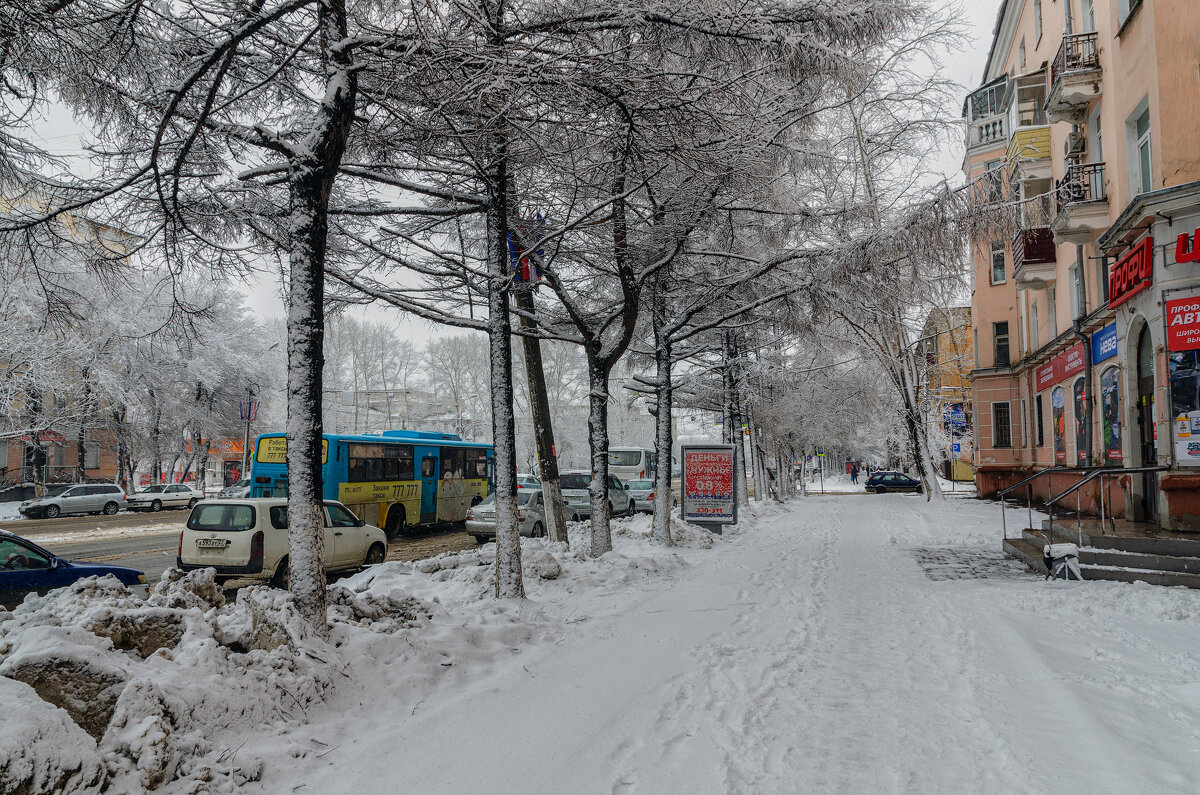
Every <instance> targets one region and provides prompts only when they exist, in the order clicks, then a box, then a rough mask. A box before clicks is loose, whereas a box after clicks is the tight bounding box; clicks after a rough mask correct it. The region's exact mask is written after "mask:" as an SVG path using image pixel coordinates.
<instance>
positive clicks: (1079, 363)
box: [1037, 342, 1084, 392]
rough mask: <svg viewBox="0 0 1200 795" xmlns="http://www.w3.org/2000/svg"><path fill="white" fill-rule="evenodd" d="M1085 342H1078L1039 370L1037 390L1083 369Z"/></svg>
mask: <svg viewBox="0 0 1200 795" xmlns="http://www.w3.org/2000/svg"><path fill="white" fill-rule="evenodd" d="M1083 364H1084V351H1083V343H1082V342H1077V343H1075V344H1074V345H1072V346H1071V347H1070V348H1067V349H1066V350H1065V351H1063V352H1062V353H1060V354H1059V355H1058V356H1055V357H1054V358H1053V359H1051V360H1050V361H1049V362H1047V363H1046V364H1044V365H1042V366H1041V367H1039V368H1038V370H1037V391H1039V392H1041V391H1042V390H1043V389H1045V388H1046V387H1048V386H1053V385H1054V384H1057V383H1058V382H1059V381H1062V380H1064V379H1067V378H1070V377H1071V376H1073V375H1075V374H1076V373H1078V372H1082V371H1083Z"/></svg>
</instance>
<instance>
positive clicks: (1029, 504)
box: [996, 466, 1072, 541]
mask: <svg viewBox="0 0 1200 795" xmlns="http://www.w3.org/2000/svg"><path fill="white" fill-rule="evenodd" d="M1070 471H1072V470H1071V468H1070V467H1060V466H1052V467H1050V468H1049V469H1042V470H1039V471H1037V472H1034V473H1033V474H1032V475H1030V476H1029V477H1027V478H1025V479H1024V480H1018V481H1017V482H1016V483H1014V484H1012V485H1011V486H1009V487H1008V488H1004V489H1001V490H1000V491H998V492H996V496H997V497H999V498H1000V526H1001V528H1003V533H1004V540H1006V541H1007V540H1008V518H1007V516H1008V515H1007V514H1006V513H1005V501H1004V498H1005V497H1006V496H1007V495H1008V493H1009V492H1010V491H1012V490H1013V489H1015V488H1017V487H1019V486H1025V487H1026V489H1027V492H1026V499H1025V507H1026V508H1028V509H1029V526H1030V527H1032V526H1033V485H1032V484H1033V481H1035V480H1037V479H1038V478H1040V477H1043V476H1044V475H1052V474H1054V473H1055V472H1070Z"/></svg>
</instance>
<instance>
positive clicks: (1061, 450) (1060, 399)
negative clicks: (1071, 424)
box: [1050, 386, 1067, 464]
mask: <svg viewBox="0 0 1200 795" xmlns="http://www.w3.org/2000/svg"><path fill="white" fill-rule="evenodd" d="M1050 408H1051V412H1052V419H1053V422H1054V461H1055V463H1059V464H1065V463H1066V462H1067V413H1066V393H1065V392H1063V388H1062V387H1061V386H1060V387H1055V389H1054V391H1053V392H1051V393H1050Z"/></svg>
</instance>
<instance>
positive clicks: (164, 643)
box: [0, 570, 427, 793]
mask: <svg viewBox="0 0 1200 795" xmlns="http://www.w3.org/2000/svg"><path fill="white" fill-rule="evenodd" d="M333 591H334V593H333V594H331V596H332V598H331V602H332V606H331V609H330V618H331V621H333V622H334V624H335V626H337V625H343V624H344V625H352V626H354V627H355V628H358V629H360V630H361V629H367V630H377V628H378V627H380V626H381V627H382V628H383V631H394V630H395V629H398V628H400V627H407V626H412V625H413V624H414V622H417V621H420V620H423V619H424V616H426V615H427V611H425V612H422V611H421V609H420V606H419V604H418V603H416V602H415V600H412V599H408V600H397V599H389V598H386V597H379V596H367V597H365V598H357V597H355V596H354V595H352V594H350V593H349V592H346V591H345V589H337V588H335V589H333ZM0 676H3V677H7V679H0V682H4V683H5V687H6V689H7V690H6V691H5V692H7V691H8V690H15V692H16V695H14V698H15V699H17V703H18V704H19V708H18V709H16V710H10V708H9V707H8V704H9V703H11V702H6V714H5V729H6V732H5V734H6V736H5V738H4V743H3V745H0V751H3V757H2V758H0V762H2V763H3V764H0V770H2V771H3V773H0V791H4V792H9V791H28V792H31V793H32V792H53V791H62V790H63V782H67V781H69V782H71V783H72V784H77V785H78V787H79V788H83V789H85V791H86V788H87V787H91V788H93V789H102V790H103V791H107V792H122V793H125V792H141V791H145V790H150V789H155V788H157V787H159V786H161V785H163V784H166V783H168V782H172V781H180V780H182V781H190V782H192V783H193V784H195V785H196V787H199V786H200V785H201V784H203V786H204V787H208V788H216V789H218V790H221V789H223V790H229V791H232V790H233V789H236V788H237V787H240V786H242V785H243V784H245V783H246V782H248V781H253V780H255V779H257V778H258V776H259V775H260V772H261V766H262V763H261V761H260V760H257V759H255V758H253V757H249V756H242V757H236V754H235V753H234V750H233V748H231V747H230V746H228V745H223V744H222V741H221V740H220V739H219V738H220V737H221V736H222V735H226V734H229V733H231V732H234V733H236V732H239V731H244V730H247V729H255V728H264V727H265V728H267V729H270V728H275V729H278V728H279V727H281V726H285V725H288V724H292V723H297V722H299V721H301V720H303V719H305V718H306V717H307V714H308V711H309V709H310V708H311V707H312V705H313V704H315V703H317V702H320V701H323V700H325V699H326V698H328V697H329V695H330V694H332V692H333V691H334V689H335V685H336V684H337V683H338V682H339V681H341V680H343V679H344V678H345V677H346V667H345V662H344V661H343V660H341V659H340V658H339V656H338V654H337V652H336V651H335V650H334V649H333V648H332V647H331V646H330V645H329V644H327V643H325V642H324V641H322V640H320V639H319V638H317V637H315V636H313V635H312V634H311V633H310V632H309V631H308V630H307V627H306V625H305V624H304V622H302V621H301V620H300V618H299V615H298V614H297V612H296V609H295V606H294V604H293V602H292V597H291V595H290V594H288V593H286V592H283V591H278V590H274V589H271V588H266V587H251V588H244V589H242V590H241V591H240V592H239V593H238V597H237V600H236V602H233V603H226V601H225V598H224V596H223V594H222V591H221V589H220V588H219V587H218V586H217V585H216V583H215V582H214V581H213V573H212V570H201V571H194V572H190V573H188V574H186V575H185V574H183V573H182V572H179V571H178V570H169V571H167V572H166V573H165V574H164V575H163V578H162V580H161V581H160V582H159V583H157V584H156V585H155V587H154V589H153V591H152V592H151V593H150V596H149V597H148V598H147V599H146V600H145V601H143V600H141V599H138V598H137V597H135V596H134V595H133V593H132V592H131V591H130V590H129V589H128V588H126V587H125V586H123V585H121V584H120V583H119V582H118V581H117V580H116V579H115V578H112V577H104V578H97V577H93V578H88V579H85V580H80V581H78V582H76V583H75V584H73V585H72V586H70V587H68V588H63V589H60V590H58V591H54V592H52V593H50V594H49V595H47V596H44V597H30V598H27V599H26V601H25V602H24V603H22V604H21V605H19V606H18V607H17V608H16V609H15V610H14V611H12V612H11V613H9V612H3V611H0ZM31 693H36V695H37V696H39V697H40V698H33V697H31V695H30V694H31ZM10 738H20V742H19V743H18V744H14V743H15V742H16V741H15V740H10ZM60 746H61V747H63V748H64V749H65V750H64V752H63V753H59V752H58V751H57V750H55V749H56V748H58V747H60ZM97 760H100V761H102V764H100V765H99V766H98V767H97V765H96V761H97ZM72 771H73V772H72ZM97 771H98V772H97ZM183 789H185V790H192V789H194V788H193V787H191V786H190V785H189V786H187V787H183Z"/></svg>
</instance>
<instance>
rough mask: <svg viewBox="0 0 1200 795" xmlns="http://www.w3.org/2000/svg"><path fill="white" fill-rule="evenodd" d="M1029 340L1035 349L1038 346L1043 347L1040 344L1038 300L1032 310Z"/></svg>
mask: <svg viewBox="0 0 1200 795" xmlns="http://www.w3.org/2000/svg"><path fill="white" fill-rule="evenodd" d="M1029 340H1030V342H1031V343H1032V345H1033V350H1035V351H1036V350H1037V349H1038V348H1040V347H1042V346H1041V345H1039V344H1038V311H1037V302H1036V301H1034V303H1033V309H1032V310H1031V311H1030V322H1029Z"/></svg>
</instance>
